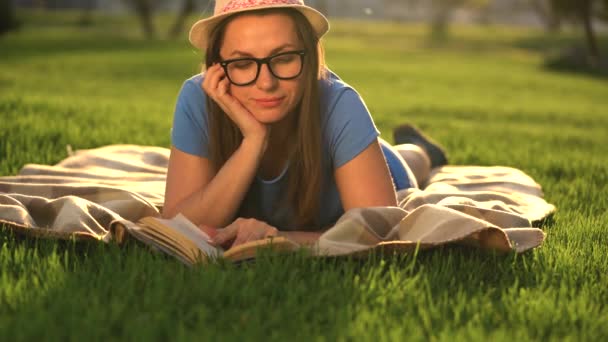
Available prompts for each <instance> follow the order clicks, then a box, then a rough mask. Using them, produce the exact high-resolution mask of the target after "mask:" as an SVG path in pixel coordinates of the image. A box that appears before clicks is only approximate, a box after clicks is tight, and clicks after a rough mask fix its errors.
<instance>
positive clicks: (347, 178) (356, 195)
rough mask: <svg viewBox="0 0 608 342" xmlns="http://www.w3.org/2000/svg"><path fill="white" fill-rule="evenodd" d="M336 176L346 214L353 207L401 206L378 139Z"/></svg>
mask: <svg viewBox="0 0 608 342" xmlns="http://www.w3.org/2000/svg"><path fill="white" fill-rule="evenodd" d="M334 174H335V179H336V185H337V186H338V192H339V193H340V199H341V200H342V206H343V208H344V211H345V212H346V211H348V210H349V209H352V208H363V207H375V206H397V194H396V192H395V187H394V185H393V182H392V179H391V175H390V171H389V169H388V166H387V164H386V160H385V159H384V154H383V153H382V149H381V148H380V144H379V142H378V140H377V139H376V140H375V141H374V142H372V143H371V144H370V145H369V146H368V147H367V148H365V150H363V152H361V153H359V154H358V155H357V156H356V157H355V158H353V159H352V160H350V161H348V162H347V163H345V164H344V165H342V166H340V167H339V168H337V169H336V171H335V173H334Z"/></svg>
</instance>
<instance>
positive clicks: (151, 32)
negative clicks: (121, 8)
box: [126, 0, 156, 38]
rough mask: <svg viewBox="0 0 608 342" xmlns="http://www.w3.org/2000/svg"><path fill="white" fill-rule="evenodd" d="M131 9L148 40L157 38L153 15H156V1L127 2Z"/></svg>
mask: <svg viewBox="0 0 608 342" xmlns="http://www.w3.org/2000/svg"><path fill="white" fill-rule="evenodd" d="M126 1H127V4H128V5H129V7H131V8H132V9H133V10H134V11H135V13H136V14H137V16H138V17H139V20H140V22H141V25H142V29H143V31H144V34H145V35H146V37H147V38H154V37H156V29H155V27H154V21H153V20H152V15H153V13H154V7H155V1H154V0H126Z"/></svg>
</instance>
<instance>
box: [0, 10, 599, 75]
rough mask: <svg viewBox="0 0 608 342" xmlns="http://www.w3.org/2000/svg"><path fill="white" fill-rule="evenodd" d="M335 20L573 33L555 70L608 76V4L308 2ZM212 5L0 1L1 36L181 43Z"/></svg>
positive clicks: (441, 31) (442, 31) (437, 36)
mask: <svg viewBox="0 0 608 342" xmlns="http://www.w3.org/2000/svg"><path fill="white" fill-rule="evenodd" d="M307 4H309V5H311V6H313V7H315V8H317V9H318V10H319V11H321V12H322V13H324V14H325V15H326V16H328V17H330V18H353V19H362V20H380V21H386V20H389V21H395V22H402V23H426V24H428V27H429V35H430V38H431V39H432V40H433V41H435V42H439V43H441V42H442V41H444V40H446V39H447V38H448V37H449V28H450V25H451V24H465V25H482V26H483V25H485V26H488V25H508V26H518V27H529V28H537V29H543V30H545V31H546V32H548V33H554V34H557V33H559V32H562V31H573V32H576V33H577V34H578V41H577V42H576V44H571V45H570V46H564V47H563V50H562V51H561V55H560V56H555V55H553V56H551V58H553V59H557V60H554V61H553V63H554V64H558V65H561V66H564V67H568V66H569V67H573V68H582V69H588V70H589V71H594V70H595V71H596V72H598V73H601V74H603V73H605V72H606V69H607V64H608V63H607V62H606V58H603V56H602V55H603V54H602V51H601V50H602V48H601V47H600V45H601V44H600V43H599V42H598V35H601V34H602V33H604V32H606V30H607V24H606V22H608V0H309V1H307ZM214 5H215V4H214V1H212V0H180V1H170V0H0V34H4V33H6V32H9V31H11V30H15V29H18V28H19V27H20V26H21V25H23V24H24V23H23V21H22V20H20V19H19V14H18V13H19V12H20V11H27V10H30V11H32V10H35V11H38V12H43V13H44V12H46V13H52V12H58V11H70V12H71V13H72V14H73V15H74V16H76V17H77V18H75V23H76V24H78V25H81V26H83V27H85V26H89V25H93V24H94V21H95V17H96V15H100V14H101V15H114V16H124V15H128V14H131V15H133V16H134V17H135V18H137V20H138V21H139V25H140V30H141V33H142V34H143V36H145V37H146V38H148V39H155V38H158V37H165V38H177V37H180V35H182V33H183V32H184V30H185V29H186V27H187V26H188V25H189V21H188V18H190V17H203V16H205V15H209V14H210V12H212V11H213V6H214ZM168 15H173V16H174V19H173V21H172V24H171V25H170V26H169V27H168V28H167V29H166V32H163V31H161V30H160V29H159V28H158V24H157V23H156V21H157V19H156V17H157V16H165V17H166V16H168Z"/></svg>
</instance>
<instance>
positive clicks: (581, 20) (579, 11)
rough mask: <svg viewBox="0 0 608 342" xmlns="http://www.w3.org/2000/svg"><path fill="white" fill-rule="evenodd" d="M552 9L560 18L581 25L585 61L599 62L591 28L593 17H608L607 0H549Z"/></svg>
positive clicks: (591, 64)
mask: <svg viewBox="0 0 608 342" xmlns="http://www.w3.org/2000/svg"><path fill="white" fill-rule="evenodd" d="M551 6H552V9H553V10H554V11H555V12H556V13H557V14H558V15H560V16H561V17H562V18H564V19H567V20H572V21H574V22H576V23H578V24H580V25H582V26H583V30H584V32H585V42H586V46H587V63H588V64H589V65H590V66H592V67H596V66H599V64H600V61H601V60H600V58H601V55H600V49H599V45H598V43H597V37H596V34H595V30H594V28H593V20H594V18H599V19H604V20H606V19H608V0H551Z"/></svg>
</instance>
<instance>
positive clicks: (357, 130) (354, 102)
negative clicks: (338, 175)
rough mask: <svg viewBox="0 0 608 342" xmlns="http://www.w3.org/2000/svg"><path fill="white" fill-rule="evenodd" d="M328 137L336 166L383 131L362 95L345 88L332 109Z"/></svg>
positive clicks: (329, 117) (328, 124) (365, 146)
mask: <svg viewBox="0 0 608 342" xmlns="http://www.w3.org/2000/svg"><path fill="white" fill-rule="evenodd" d="M329 110H330V112H329V115H328V118H327V126H326V128H325V130H326V136H328V137H329V138H328V142H329V153H330V154H331V158H332V163H333V167H334V169H337V168H339V167H340V166H342V165H344V164H346V163H347V162H349V161H350V160H352V159H353V158H355V157H356V156H357V155H359V153H361V152H363V150H365V149H366V148H367V147H368V146H369V145H370V144H371V143H372V142H374V141H376V139H378V136H379V135H380V132H379V131H378V129H377V128H376V125H375V124H374V121H373V119H372V117H371V115H370V113H369V110H368V109H367V107H366V106H365V103H364V102H363V100H362V99H361V97H360V96H359V94H358V93H357V92H356V91H354V90H353V89H352V88H345V89H344V90H343V91H341V92H340V94H339V95H338V97H337V99H336V100H335V101H334V105H333V108H330V109H329Z"/></svg>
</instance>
